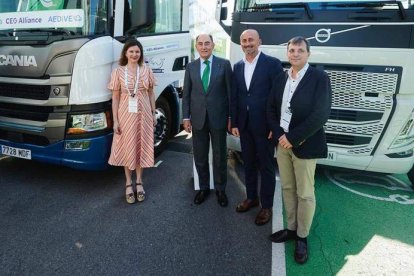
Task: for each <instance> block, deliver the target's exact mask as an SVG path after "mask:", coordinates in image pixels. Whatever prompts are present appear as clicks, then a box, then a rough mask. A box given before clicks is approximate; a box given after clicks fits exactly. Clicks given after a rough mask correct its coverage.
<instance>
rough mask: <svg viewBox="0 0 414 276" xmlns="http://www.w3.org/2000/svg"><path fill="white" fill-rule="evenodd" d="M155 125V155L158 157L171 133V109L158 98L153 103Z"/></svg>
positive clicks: (162, 99) (163, 99) (165, 101)
mask: <svg viewBox="0 0 414 276" xmlns="http://www.w3.org/2000/svg"><path fill="white" fill-rule="evenodd" d="M155 107H156V108H155V115H156V118H157V125H156V127H155V129H154V148H155V155H156V156H157V155H159V154H160V153H161V152H162V151H163V150H164V148H165V146H166V145H167V142H168V139H169V138H170V133H171V109H170V105H169V104H168V101H167V99H166V98H164V97H160V98H159V99H158V100H157V102H156V103H155Z"/></svg>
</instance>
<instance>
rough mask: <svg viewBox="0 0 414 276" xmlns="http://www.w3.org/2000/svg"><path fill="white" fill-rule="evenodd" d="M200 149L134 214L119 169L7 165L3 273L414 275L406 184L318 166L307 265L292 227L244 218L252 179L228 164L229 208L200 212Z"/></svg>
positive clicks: (180, 158) (163, 161) (160, 168)
mask: <svg viewBox="0 0 414 276" xmlns="http://www.w3.org/2000/svg"><path fill="white" fill-rule="evenodd" d="M190 142H191V140H190V139H189V137H187V136H186V135H183V136H179V137H177V138H175V139H173V140H172V141H171V142H170V143H169V144H168V146H167V148H166V150H165V151H164V152H163V153H162V154H161V155H160V156H159V157H158V158H157V159H156V165H157V167H155V168H151V169H147V170H145V172H144V177H143V182H144V187H145V190H146V196H147V198H146V200H145V201H144V202H143V203H137V204H134V205H128V204H127V203H126V202H125V198H124V187H123V186H124V176H123V171H122V169H121V168H110V169H108V170H106V171H102V172H87V171H77V170H73V169H69V168H65V167H59V166H54V165H49V164H43V163H38V162H34V161H28V160H23V159H17V158H11V157H5V156H0V206H1V207H0V275H260V276H262V275H274V276H279V275H281V276H283V275H318V276H319V275H414V262H413V260H414V235H413V229H414V219H413V217H414V216H413V213H414V192H413V188H412V186H411V183H410V181H409V178H408V177H407V175H383V174H378V173H368V172H359V171H343V170H339V171H338V170H334V169H332V168H329V169H328V168H318V170H317V172H316V177H315V178H316V182H315V190H316V199H317V208H316V213H315V218H314V221H313V225H312V229H311V232H310V235H309V238H308V245H309V259H308V262H307V263H306V264H305V265H298V264H296V263H295V262H294V260H293V252H294V243H293V242H288V243H286V244H272V243H271V242H270V241H268V239H267V237H268V235H269V234H270V233H272V232H274V231H276V230H279V229H281V228H283V227H284V226H283V215H282V214H283V210H282V200H281V198H280V182H279V180H278V178H277V183H276V193H275V200H274V208H273V222H272V225H271V224H270V223H269V224H267V225H264V226H260V227H258V226H256V225H255V224H254V219H255V216H256V214H257V212H258V211H259V209H258V208H257V209H254V210H252V211H249V212H247V213H244V214H239V213H236V212H235V206H236V204H237V203H238V202H239V201H240V200H242V199H244V197H245V189H244V184H243V182H244V181H243V180H244V173H243V169H242V165H241V164H240V163H239V162H238V158H236V157H237V156H234V155H229V158H228V186H227V194H228V196H229V206H228V207H227V208H223V207H220V206H219V205H218V203H217V200H216V196H215V195H214V193H212V194H211V195H210V197H209V198H208V199H207V201H206V202H205V203H203V204H202V205H200V206H196V205H194V204H193V198H194V195H195V191H194V188H193V179H192V177H193V171H192V154H191V143H190Z"/></svg>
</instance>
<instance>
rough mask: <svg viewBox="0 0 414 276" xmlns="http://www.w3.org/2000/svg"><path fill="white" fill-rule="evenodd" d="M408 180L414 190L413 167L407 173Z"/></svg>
mask: <svg viewBox="0 0 414 276" xmlns="http://www.w3.org/2000/svg"><path fill="white" fill-rule="evenodd" d="M407 176H408V179H409V180H410V181H411V185H412V186H413V189H414V165H413V167H412V168H411V170H410V171H409V172H408V173H407Z"/></svg>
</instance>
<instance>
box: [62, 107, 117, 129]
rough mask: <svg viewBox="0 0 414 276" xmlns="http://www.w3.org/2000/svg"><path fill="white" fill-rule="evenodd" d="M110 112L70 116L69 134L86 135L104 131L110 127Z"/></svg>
mask: <svg viewBox="0 0 414 276" xmlns="http://www.w3.org/2000/svg"><path fill="white" fill-rule="evenodd" d="M107 113H109V112H100V113H94V114H76V115H75V114H74V115H70V118H69V127H68V130H67V131H66V133H67V134H84V133H90V132H93V131H98V130H103V129H106V128H108V126H109V125H110V116H109V114H107Z"/></svg>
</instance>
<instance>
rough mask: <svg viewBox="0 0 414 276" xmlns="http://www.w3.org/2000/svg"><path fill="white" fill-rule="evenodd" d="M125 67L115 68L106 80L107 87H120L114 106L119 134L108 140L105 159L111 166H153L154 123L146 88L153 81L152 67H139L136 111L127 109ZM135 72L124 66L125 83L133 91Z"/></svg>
mask: <svg viewBox="0 0 414 276" xmlns="http://www.w3.org/2000/svg"><path fill="white" fill-rule="evenodd" d="M124 73H125V67H124V66H121V67H118V68H116V69H115V70H114V71H113V72H112V75H111V81H110V82H109V84H108V89H110V90H112V91H113V90H121V96H120V100H119V108H118V123H119V127H120V129H121V134H115V133H114V138H113V141H112V148H111V156H110V157H109V161H108V163H109V164H110V165H112V166H126V167H128V168H129V169H130V170H135V169H136V168H137V167H138V166H139V167H141V168H148V167H153V166H154V126H153V116H152V112H151V102H150V98H149V96H148V88H150V87H153V86H154V85H155V79H154V75H153V73H152V70H151V69H150V68H149V67H148V66H146V65H143V66H141V67H140V76H139V85H138V92H137V95H135V97H138V113H130V112H128V97H129V93H128V90H127V89H126V87H125V80H124ZM135 76H136V72H135V71H134V72H131V70H128V86H129V90H130V91H134V85H135Z"/></svg>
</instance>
